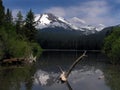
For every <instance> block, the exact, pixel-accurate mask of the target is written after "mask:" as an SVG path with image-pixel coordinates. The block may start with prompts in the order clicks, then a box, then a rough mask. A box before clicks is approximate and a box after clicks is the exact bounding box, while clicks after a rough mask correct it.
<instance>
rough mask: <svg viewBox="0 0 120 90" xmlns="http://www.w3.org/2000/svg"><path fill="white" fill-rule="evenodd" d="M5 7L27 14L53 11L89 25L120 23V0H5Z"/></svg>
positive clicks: (57, 14) (14, 14) (15, 12)
mask: <svg viewBox="0 0 120 90" xmlns="http://www.w3.org/2000/svg"><path fill="white" fill-rule="evenodd" d="M3 5H4V6H5V8H9V9H10V10H12V13H13V16H16V14H17V12H18V11H21V12H22V13H23V15H25V14H26V13H27V12H28V11H29V10H30V9H32V10H33V12H34V14H42V13H52V14H55V15H56V16H60V17H63V18H65V19H71V18H73V17H78V18H80V19H82V20H85V21H86V22H87V24H89V25H98V24H104V25H105V26H111V25H118V24H120V0H3Z"/></svg>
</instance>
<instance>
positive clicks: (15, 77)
mask: <svg viewBox="0 0 120 90" xmlns="http://www.w3.org/2000/svg"><path fill="white" fill-rule="evenodd" d="M33 74H34V68H33V67H32V66H25V67H8V68H6V67H5V68H1V70H0V90H21V88H23V87H22V85H23V84H25V87H26V90H32V83H33V82H32V79H31V76H32V75H33Z"/></svg>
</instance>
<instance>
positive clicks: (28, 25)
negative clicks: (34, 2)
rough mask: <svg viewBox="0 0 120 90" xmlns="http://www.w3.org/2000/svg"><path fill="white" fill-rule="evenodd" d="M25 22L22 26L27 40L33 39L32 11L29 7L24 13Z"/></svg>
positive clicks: (34, 31) (34, 33) (34, 30)
mask: <svg viewBox="0 0 120 90" xmlns="http://www.w3.org/2000/svg"><path fill="white" fill-rule="evenodd" d="M25 23H26V24H25V26H24V32H25V36H26V38H27V39H28V40H29V41H34V40H35V35H36V29H35V22H34V13H33V12H32V10H31V9H30V11H29V12H28V13H27V15H26V19H25Z"/></svg>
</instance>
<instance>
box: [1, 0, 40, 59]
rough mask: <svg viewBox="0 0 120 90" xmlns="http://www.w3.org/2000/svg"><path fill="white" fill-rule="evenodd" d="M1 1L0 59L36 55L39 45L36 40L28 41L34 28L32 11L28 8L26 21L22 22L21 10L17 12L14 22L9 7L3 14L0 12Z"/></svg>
mask: <svg viewBox="0 0 120 90" xmlns="http://www.w3.org/2000/svg"><path fill="white" fill-rule="evenodd" d="M1 3H2V1H1V0H0V21H1V22H0V23H3V24H2V25H1V26H0V60H3V59H5V58H22V57H28V56H29V55H30V54H34V55H38V54H39V53H40V52H41V48H40V46H39V45H38V44H37V43H36V42H34V43H33V42H30V41H31V40H34V37H32V35H31V33H33V32H34V30H36V29H35V28H34V26H33V19H34V15H33V13H32V11H31V10H30V12H29V13H28V15H27V18H26V22H23V16H22V14H21V12H18V14H17V19H16V23H14V22H13V18H12V12H11V11H10V10H9V9H7V11H6V13H5V14H2V13H4V8H3V6H2V4H1ZM3 17H4V20H3ZM24 23H25V26H24ZM24 28H25V29H24ZM27 30H29V31H27ZM35 32H36V31H35ZM29 33H30V34H29ZM26 34H29V35H26ZM34 34H35V33H34ZM27 39H30V40H27Z"/></svg>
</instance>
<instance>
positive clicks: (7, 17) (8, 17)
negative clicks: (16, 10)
mask: <svg viewBox="0 0 120 90" xmlns="http://www.w3.org/2000/svg"><path fill="white" fill-rule="evenodd" d="M5 22H6V23H7V24H12V23H13V17H12V12H11V11H10V10H9V9H7V12H6V14H5Z"/></svg>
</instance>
